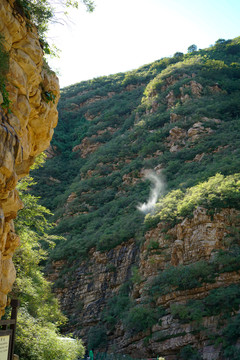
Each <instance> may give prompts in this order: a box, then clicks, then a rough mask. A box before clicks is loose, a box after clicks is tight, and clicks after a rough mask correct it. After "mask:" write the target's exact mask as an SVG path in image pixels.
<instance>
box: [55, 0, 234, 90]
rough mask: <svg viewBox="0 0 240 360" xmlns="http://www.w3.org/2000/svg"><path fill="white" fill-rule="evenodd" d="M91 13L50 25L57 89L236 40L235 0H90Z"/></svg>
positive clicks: (73, 14)
mask: <svg viewBox="0 0 240 360" xmlns="http://www.w3.org/2000/svg"><path fill="white" fill-rule="evenodd" d="M95 4H96V9H95V11H94V12H93V13H91V14H90V13H87V12H86V11H85V9H84V7H82V8H81V9H79V10H78V11H76V10H74V11H71V12H70V15H69V19H70V21H68V24H67V25H60V24H53V25H52V26H51V29H50V32H49V39H50V42H53V43H55V44H56V46H57V47H58V48H59V49H60V50H61V53H60V59H50V60H49V63H50V65H51V66H52V67H53V69H55V70H56V69H57V70H58V71H59V79H60V86H61V87H64V86H67V85H71V84H74V83H77V82H80V81H82V80H89V79H92V78H94V77H98V76H103V75H109V74H115V73H118V72H125V71H129V70H133V69H136V68H138V67H140V66H142V65H144V64H148V63H150V62H152V61H155V60H158V59H160V58H162V57H164V56H171V55H173V54H174V53H175V52H177V51H181V52H184V53H185V52H186V51H187V48H188V46H189V45H192V44H196V45H197V46H198V48H206V47H208V46H210V45H211V44H214V42H215V41H216V40H217V39H219V38H224V39H232V38H234V37H237V36H240V26H239V24H240V21H239V19H240V0H168V1H167V0H95Z"/></svg>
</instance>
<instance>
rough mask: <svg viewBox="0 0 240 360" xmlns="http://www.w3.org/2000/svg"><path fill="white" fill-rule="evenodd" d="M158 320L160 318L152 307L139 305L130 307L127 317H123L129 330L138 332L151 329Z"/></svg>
mask: <svg viewBox="0 0 240 360" xmlns="http://www.w3.org/2000/svg"><path fill="white" fill-rule="evenodd" d="M157 320H158V318H157V316H156V314H155V313H154V311H153V309H152V308H147V307H145V306H144V305H139V306H135V307H133V308H131V309H130V311H129V312H128V314H127V316H126V318H124V319H123V324H124V326H125V327H126V328H127V330H128V331H130V332H132V333H138V332H140V331H146V330H148V329H151V327H152V326H153V325H154V324H155V323H156V322H157Z"/></svg>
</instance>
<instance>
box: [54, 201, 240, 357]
mask: <svg viewBox="0 0 240 360" xmlns="http://www.w3.org/2000/svg"><path fill="white" fill-rule="evenodd" d="M236 216H238V212H237V211H236V210H232V209H225V210H222V211H221V212H219V213H217V214H215V215H214V217H211V216H210V215H208V214H207V212H206V210H205V209H204V208H200V207H199V208H197V209H196V210H195V211H194V213H193V218H191V219H189V218H186V219H183V221H182V222H180V223H179V224H177V225H176V226H174V227H172V228H171V229H169V230H168V231H167V232H166V231H164V228H163V227H164V226H163V224H162V223H159V225H158V226H157V227H156V228H154V229H153V230H151V231H148V232H147V233H146V235H145V242H144V244H143V246H142V247H141V248H140V249H139V247H138V246H136V244H135V242H134V241H133V240H131V241H129V242H128V243H125V244H123V245H119V246H118V247H116V248H115V249H113V250H110V251H107V252H104V253H100V252H99V251H96V250H95V249H92V250H91V252H90V259H89V260H87V261H82V262H81V265H79V266H78V267H77V268H76V270H75V271H74V276H73V277H72V280H70V281H69V279H68V278H67V277H63V278H62V277H59V274H60V271H61V269H62V267H63V265H64V261H57V262H55V263H53V272H51V273H50V275H49V277H50V279H51V280H52V281H56V279H59V281H60V278H61V281H62V282H63V283H62V284H61V287H60V288H59V289H56V293H57V296H58V298H59V300H60V302H61V305H62V308H63V310H64V311H65V312H66V313H67V314H68V315H69V317H70V321H71V325H70V329H69V330H71V331H75V333H76V334H78V335H80V336H81V337H83V338H86V336H87V334H88V331H89V329H90V328H91V327H93V326H96V325H97V324H98V322H99V321H100V318H101V313H102V310H103V309H104V307H105V306H106V303H107V301H108V300H109V299H110V298H111V297H112V296H113V295H114V294H116V293H117V292H118V290H119V288H120V286H121V285H122V284H124V283H126V282H127V281H128V280H129V279H130V278H131V276H132V271H131V269H132V267H133V266H137V267H138V268H139V279H140V281H138V282H135V283H134V286H133V288H132V293H131V295H132V298H133V299H134V300H135V301H136V303H141V302H142V301H143V300H144V298H145V296H146V289H147V288H148V285H149V284H150V283H151V281H152V279H153V278H154V277H155V276H156V275H157V273H158V271H159V270H163V269H166V268H167V267H168V266H169V265H174V266H177V265H179V264H183V265H188V264H191V263H194V262H197V261H201V260H209V259H210V258H211V257H212V256H213V254H214V252H215V251H216V250H219V249H224V246H225V245H224V239H225V237H226V235H227V233H228V227H229V226H230V225H231V223H232V221H233V220H234V218H235V217H236ZM153 242H154V244H155V246H154V247H152V246H151V244H152V243H153ZM64 279H65V282H64ZM236 283H239V274H238V273H237V272H234V271H233V272H226V273H223V274H220V275H218V276H217V277H216V279H215V281H214V282H211V283H205V284H203V285H202V286H201V287H196V288H193V289H189V290H181V291H180V290H178V291H172V292H169V293H168V294H166V295H163V296H160V297H158V299H157V300H156V304H157V306H158V307H164V308H165V310H166V313H165V315H164V316H163V317H162V318H161V323H160V324H156V325H154V326H153V327H152V329H151V332H150V331H149V332H148V333H146V332H142V333H141V332H140V333H138V334H135V335H133V334H131V335H130V334H129V332H127V331H126V329H124V327H123V326H122V324H121V323H120V324H117V326H116V328H115V330H114V331H113V332H112V331H110V332H109V334H108V336H109V338H108V346H109V348H108V349H109V351H110V350H111V348H115V349H117V350H118V351H119V352H122V353H129V354H131V355H134V354H138V357H151V356H156V355H157V354H161V355H162V356H164V357H165V358H166V359H167V360H171V359H176V355H177V354H178V352H179V350H180V349H181V348H183V347H184V346H186V345H188V344H189V343H191V344H192V345H193V346H194V347H196V348H198V349H201V353H202V356H203V359H218V358H219V357H218V356H219V347H213V346H211V344H210V342H209V341H208V338H207V336H206V333H204V332H203V331H200V332H199V331H196V326H197V324H195V323H191V324H189V323H187V324H186V323H182V322H181V321H179V320H178V319H176V318H174V316H173V315H172V313H171V311H170V308H171V305H172V304H174V303H176V302H177V304H179V303H180V304H184V303H186V302H187V301H188V300H190V299H202V298H204V297H206V296H207V295H208V294H209V291H211V290H212V289H217V288H219V287H222V286H229V285H231V284H236ZM218 320H219V319H218V316H215V317H214V316H211V317H204V319H203V324H202V326H203V328H204V326H205V327H207V328H208V329H210V331H213V332H215V331H218V329H217V326H218ZM78 324H81V329H79V328H78ZM150 334H151V336H149V335H150ZM146 336H149V338H148V341H147V342H146Z"/></svg>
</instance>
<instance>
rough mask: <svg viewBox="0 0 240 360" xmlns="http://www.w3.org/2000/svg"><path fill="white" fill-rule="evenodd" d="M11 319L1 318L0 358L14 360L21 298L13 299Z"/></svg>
mask: <svg viewBox="0 0 240 360" xmlns="http://www.w3.org/2000/svg"><path fill="white" fill-rule="evenodd" d="M10 305H11V307H12V311H11V319H7V320H0V359H4V360H13V354H14V343H15V335H16V325H17V311H18V308H19V305H20V302H19V300H16V299H12V300H11V304H10Z"/></svg>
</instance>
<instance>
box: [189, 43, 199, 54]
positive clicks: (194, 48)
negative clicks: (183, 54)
mask: <svg viewBox="0 0 240 360" xmlns="http://www.w3.org/2000/svg"><path fill="white" fill-rule="evenodd" d="M194 51H197V45H195V44H193V45H190V46H189V47H188V49H187V52H188V53H189V54H190V53H192V52H194Z"/></svg>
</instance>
